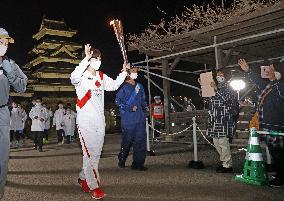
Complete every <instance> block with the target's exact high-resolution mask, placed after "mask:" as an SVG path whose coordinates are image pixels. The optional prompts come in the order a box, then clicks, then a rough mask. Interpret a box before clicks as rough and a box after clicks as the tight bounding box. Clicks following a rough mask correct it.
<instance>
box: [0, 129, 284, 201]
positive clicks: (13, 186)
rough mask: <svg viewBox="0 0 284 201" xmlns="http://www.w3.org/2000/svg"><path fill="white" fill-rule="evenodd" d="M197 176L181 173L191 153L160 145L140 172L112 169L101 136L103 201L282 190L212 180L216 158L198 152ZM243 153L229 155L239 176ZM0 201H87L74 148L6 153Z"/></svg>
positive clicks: (261, 195) (261, 196)
mask: <svg viewBox="0 0 284 201" xmlns="http://www.w3.org/2000/svg"><path fill="white" fill-rule="evenodd" d="M199 149H200V152H199V156H200V159H201V160H202V161H203V162H204V163H205V165H206V168H205V169H203V170H192V169H188V168H187V164H188V161H190V160H191V159H192V152H191V151H189V150H188V148H187V147H186V146H185V145H177V146H173V145H165V144H163V145H160V146H158V147H157V151H158V154H159V155H158V156H154V157H148V158H147V166H148V167H149V170H148V171H146V172H136V171H133V170H130V168H129V164H130V162H131V161H129V162H128V164H127V165H128V167H127V168H125V169H118V168H117V167H116V164H117V160H116V154H117V152H118V150H119V135H114V134H112V135H107V137H106V144H105V147H104V153H103V157H102V159H101V162H100V173H101V179H102V185H103V188H104V190H105V191H106V193H107V194H108V196H107V197H106V198H105V199H104V200H106V201H132V200H133V201H151V200H153V201H166V200H169V201H183V200H188V201H189V200H192V201H215V200H216V201H262V200H263V201H284V189H283V188H282V189H281V188H278V189H275V188H270V187H257V186H250V185H246V184H242V183H238V182H236V181H234V179H233V176H234V174H216V173H215V166H216V161H217V154H216V153H215V151H214V149H212V148H210V147H208V146H200V147H199ZM244 154H245V153H237V154H234V155H233V156H234V158H233V159H234V161H235V165H234V166H235V167H234V168H235V170H237V171H241V170H242V166H243V158H244ZM11 156H12V159H11V160H10V164H9V176H8V184H7V188H6V194H5V198H4V199H3V201H18V200H19V201H26V200H27V201H87V200H92V199H91V198H90V195H89V194H86V193H83V192H82V190H81V189H80V187H79V186H78V184H77V177H78V173H79V171H80V168H81V164H82V159H81V155H80V149H79V147H78V146H77V144H76V143H73V144H71V145H61V146H58V145H56V144H55V143H50V144H49V145H47V146H45V147H44V152H43V153H39V152H37V151H35V150H33V149H32V147H27V148H22V149H19V150H16V149H12V151H11ZM1 201H2V200H1Z"/></svg>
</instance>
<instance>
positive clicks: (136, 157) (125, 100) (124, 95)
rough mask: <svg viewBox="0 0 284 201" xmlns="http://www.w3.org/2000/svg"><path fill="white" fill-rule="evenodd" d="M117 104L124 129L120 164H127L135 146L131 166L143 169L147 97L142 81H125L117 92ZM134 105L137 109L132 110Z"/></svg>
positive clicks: (119, 158)
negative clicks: (130, 152)
mask: <svg viewBox="0 0 284 201" xmlns="http://www.w3.org/2000/svg"><path fill="white" fill-rule="evenodd" d="M133 97H134V98H133ZM115 104H116V105H117V106H118V107H119V111H120V116H121V129H122V142H121V150H120V153H119V155H118V160H119V164H120V166H121V165H123V166H124V165H125V161H126V159H127V157H128V154H129V151H130V148H131V147H132V146H133V162H132V166H131V167H132V168H133V169H141V168H143V167H144V162H145V158H146V114H145V112H146V97H145V92H144V89H143V86H142V85H141V84H140V83H136V84H134V85H133V84H130V83H125V84H124V85H123V87H122V88H121V89H120V90H119V92H118V93H117V94H116V99H115ZM134 106H136V107H137V110H136V111H133V110H132V108H133V107H134Z"/></svg>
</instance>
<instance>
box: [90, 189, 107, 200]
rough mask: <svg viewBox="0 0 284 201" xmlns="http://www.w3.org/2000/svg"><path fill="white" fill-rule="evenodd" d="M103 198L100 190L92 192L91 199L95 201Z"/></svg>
mask: <svg viewBox="0 0 284 201" xmlns="http://www.w3.org/2000/svg"><path fill="white" fill-rule="evenodd" d="M105 196H106V194H105V193H104V192H103V190H102V189H101V188H96V189H95V190H93V192H92V198H94V199H95V200H100V199H103V198H104V197H105Z"/></svg>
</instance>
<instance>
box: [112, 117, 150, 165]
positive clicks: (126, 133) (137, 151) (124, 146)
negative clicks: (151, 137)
mask: <svg viewBox="0 0 284 201" xmlns="http://www.w3.org/2000/svg"><path fill="white" fill-rule="evenodd" d="M131 147H133V162H132V166H134V167H141V166H143V165H144V163H145V158H146V123H145V122H142V123H136V124H129V125H122V142H121V149H120V153H119V154H118V160H119V161H121V162H125V161H126V159H127V157H128V154H129V151H130V149H131Z"/></svg>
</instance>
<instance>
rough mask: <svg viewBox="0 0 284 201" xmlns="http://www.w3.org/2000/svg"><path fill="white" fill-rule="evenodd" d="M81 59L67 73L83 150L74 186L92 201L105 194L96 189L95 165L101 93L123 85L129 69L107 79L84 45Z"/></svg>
mask: <svg viewBox="0 0 284 201" xmlns="http://www.w3.org/2000/svg"><path fill="white" fill-rule="evenodd" d="M84 53H85V55H84V57H85V58H84V59H83V60H82V61H81V62H80V64H79V66H77V67H76V68H75V70H74V71H73V72H72V73H71V77H70V79H71V83H72V84H73V85H74V86H75V89H76V94H77V105H76V110H77V123H78V132H79V137H80V142H81V145H82V150H83V168H82V171H81V173H80V175H79V179H78V182H79V184H80V185H81V187H82V188H83V190H84V191H85V192H90V193H91V195H92V197H93V198H94V199H102V198H103V197H105V193H104V192H103V191H102V189H101V188H100V177H99V172H98V165H99V160H100V155H101V151H102V147H103V143H104V136H105V116H104V91H115V90H117V89H118V88H119V86H120V85H121V84H122V83H123V82H124V80H125V78H126V76H127V72H126V68H127V67H128V68H129V65H126V64H124V66H123V69H122V72H121V73H120V74H119V76H118V77H117V78H116V80H113V79H111V78H110V77H108V76H107V75H106V74H103V73H102V72H100V71H98V70H99V68H100V66H101V53H100V51H99V50H98V49H95V48H92V47H91V46H90V45H89V44H87V45H85V52H84Z"/></svg>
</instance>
